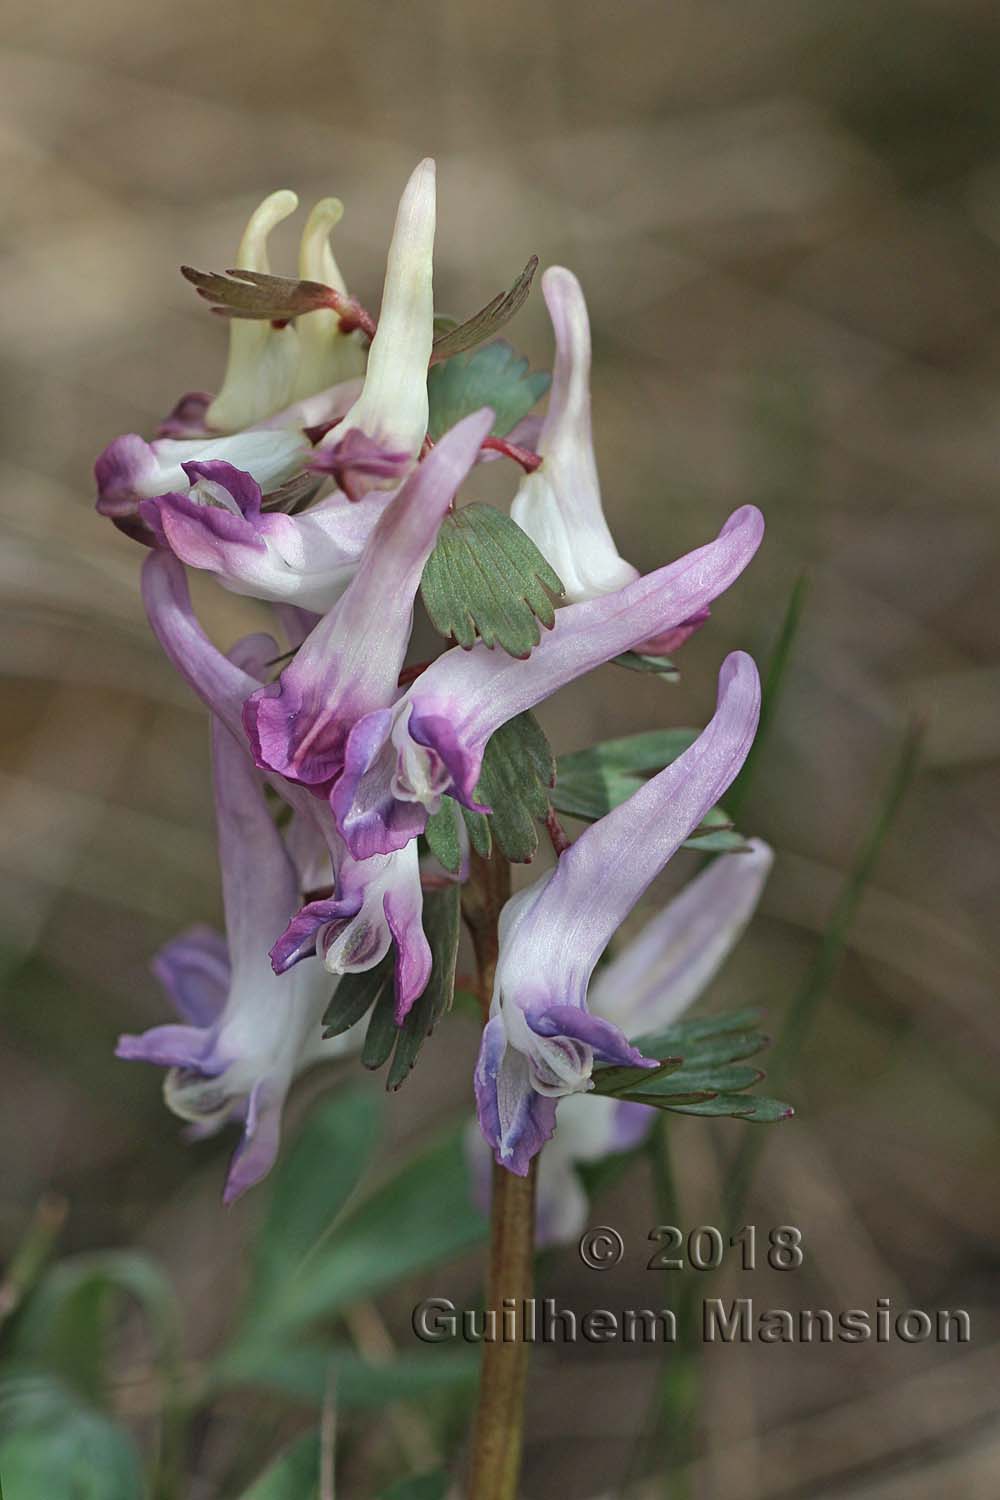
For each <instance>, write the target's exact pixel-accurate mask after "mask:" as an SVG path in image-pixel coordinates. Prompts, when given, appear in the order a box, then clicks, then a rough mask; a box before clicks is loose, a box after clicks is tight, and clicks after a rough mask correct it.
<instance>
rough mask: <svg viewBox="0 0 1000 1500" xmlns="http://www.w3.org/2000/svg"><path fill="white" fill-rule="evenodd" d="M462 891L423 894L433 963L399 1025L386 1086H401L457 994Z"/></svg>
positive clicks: (449, 887)
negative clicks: (418, 994)
mask: <svg viewBox="0 0 1000 1500" xmlns="http://www.w3.org/2000/svg"><path fill="white" fill-rule="evenodd" d="M460 900H461V891H460V889H459V886H458V884H457V883H456V884H455V885H450V886H448V887H447V889H445V890H442V891H428V892H426V893H425V895H424V932H425V933H426V934H427V941H428V942H429V943H430V945H431V954H432V955H433V964H432V967H431V977H430V979H429V980H428V981H427V988H426V989H425V990H424V992H423V994H422V995H421V996H420V997H419V998H418V999H417V1000H416V1001H414V1004H413V1008H412V1010H411V1011H410V1013H409V1015H408V1016H407V1018H406V1020H405V1021H404V1022H403V1025H402V1026H401V1027H400V1028H399V1033H398V1037H397V1040H396V1050H395V1053H394V1054H393V1059H392V1066H391V1067H390V1069H389V1077H388V1079H387V1081H386V1088H389V1089H398V1088H399V1086H400V1084H402V1083H403V1082H404V1081H405V1079H406V1078H408V1077H409V1075H410V1073H411V1072H412V1070H413V1065H414V1063H415V1062H416V1060H417V1054H418V1053H419V1051H420V1049H421V1047H422V1046H423V1045H424V1042H425V1041H426V1040H427V1038H428V1037H429V1036H430V1034H431V1032H432V1031H433V1030H434V1027H435V1026H436V1025H437V1023H438V1021H439V1020H440V1019H441V1017H442V1016H443V1015H444V1013H445V1011H448V1010H450V1009H451V1005H452V1000H453V999H454V996H455V965H456V963H457V961H458V940H459V937H460V936H461V929H462V921H461V911H460Z"/></svg>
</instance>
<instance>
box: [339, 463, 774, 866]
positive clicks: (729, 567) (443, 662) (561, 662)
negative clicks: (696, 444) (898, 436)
mask: <svg viewBox="0 0 1000 1500" xmlns="http://www.w3.org/2000/svg"><path fill="white" fill-rule="evenodd" d="M425 462H426V460H425ZM763 530H764V522H763V517H762V516H761V514H760V511H758V510H757V509H756V508H755V507H754V506H752V505H746V506H743V508H742V509H741V510H738V511H736V512H734V514H733V515H732V516H730V518H729V520H728V521H727V522H726V524H725V526H724V527H723V528H722V531H721V532H720V533H719V536H718V537H717V538H716V540H715V541H714V542H709V543H708V545H707V546H705V547H700V548H698V549H697V550H696V551H694V552H690V553H688V554H687V555H686V556H685V557H682V558H680V559H678V561H677V562H674V563H670V564H669V565H668V566H667V567H664V568H660V569H659V570H658V571H657V572H655V573H649V574H647V575H646V577H644V578H637V579H635V581H634V582H632V583H630V584H628V585H627V586H626V587H625V588H623V589H621V590H619V591H618V592H617V593H615V594H607V595H603V596H601V597H600V598H596V599H590V600H588V601H586V602H585V603H583V604H573V605H569V606H568V607H567V608H565V609H562V610H559V611H558V613H557V615H556V620H555V624H554V626H553V628H552V629H551V630H550V631H549V632H547V634H546V635H545V636H544V637H543V639H542V640H541V642H540V643H539V645H537V646H536V647H535V649H534V650H533V651H532V653H531V655H530V656H529V657H528V659H527V661H515V660H514V659H513V658H511V657H509V656H506V655H504V654H502V653H501V652H499V651H491V650H487V648H486V647H485V646H483V645H482V644H481V643H480V644H477V645H476V646H474V647H473V649H472V650H471V651H463V650H460V649H459V648H458V647H455V648H453V649H452V650H451V651H446V652H445V653H444V655H443V656H440V657H438V659H437V661H435V662H434V663H432V665H431V666H430V667H428V669H427V670H426V671H425V672H423V673H422V674H421V675H420V677H419V678H418V679H417V680H416V682H415V683H414V684H413V686H412V687H410V688H409V689H408V690H407V691H406V692H405V693H404V694H403V695H402V697H401V698H399V699H398V701H397V702H396V703H395V704H393V705H392V707H391V708H390V707H388V706H387V707H385V708H382V709H379V710H376V711H375V712H372V713H369V714H368V715H367V716H365V717H359V718H358V722H357V723H355V725H354V727H353V728H352V729H351V731H350V734H349V736H348V737H347V739H346V744H345V745H344V748H343V749H342V750H341V751H340V757H341V761H342V764H343V774H342V775H340V777H339V780H337V781H336V784H335V785H334V787H333V792H332V804H333V808H334V812H335V813H336V816H337V823H338V826H339V828H340V830H341V833H342V834H343V836H344V838H345V840H346V842H347V845H348V847H349V848H350V850H351V852H352V853H353V854H354V855H355V856H356V857H357V858H364V857H366V856H367V855H370V854H375V853H388V852H389V851H390V850H392V849H400V848H402V847H403V846H404V845H405V844H406V843H407V842H408V841H409V840H410V839H411V838H414V837H415V836H416V835H417V834H418V833H421V832H422V831H423V829H424V828H425V827H426V825H427V818H428V816H429V815H430V814H431V813H434V812H436V811H437V810H438V809H439V807H440V806H441V799H442V797H443V796H444V795H445V794H448V795H450V796H452V797H454V798H456V799H457V800H458V801H459V802H462V803H464V805H465V806H466V807H468V808H470V809H473V810H478V811H486V812H488V811H489V810H490V809H489V808H483V807H481V806H480V804H479V803H478V802H477V801H476V798H475V789H476V784H477V782H478V780H479V773H480V769H481V766H482V759H483V751H484V750H485V748H486V744H487V741H488V740H489V738H490V736H491V735H492V734H493V733H494V731H495V730H497V729H498V728H499V727H500V726H501V725H502V724H505V723H507V721H508V720H510V719H512V718H514V717H515V716H516V715H517V714H519V713H523V711H524V710H525V709H528V708H532V707H534V705H535V704H537V703H540V702H541V701H542V700H543V699H544V698H547V697H549V696H550V694H552V693H554V692H555V691H556V690H557V689H558V688H560V687H562V686H563V685H564V684H565V683H568V682H572V681H573V679H574V678H577V677H580V676H582V675H583V674H584V673H585V672H588V671H590V670H591V669H592V668H593V667H596V666H599V665H600V664H601V663H602V662H606V661H610V660H611V658H612V657H615V656H617V655H619V653H620V652H622V651H627V650H630V649H632V648H633V647H634V646H635V645H636V643H637V642H639V641H643V640H645V639H646V638H647V637H649V636H650V635H653V634H656V633H659V632H663V631H665V630H671V629H674V628H676V627H677V626H679V625H680V624H681V623H682V622H683V621H685V620H688V619H690V618H691V617H692V616H693V615H695V614H697V612H698V611H699V610H702V609H703V608H704V607H705V606H706V605H707V604H708V603H709V601H710V600H712V599H715V598H717V597H718V595H719V594H721V593H722V592H723V591H724V590H725V589H727V588H728V587H729V586H730V584H731V583H733V582H734V580H735V579H736V578H738V577H739V575H740V573H741V572H742V571H743V569H744V568H745V567H746V565H747V563H748V562H749V561H750V559H751V558H752V557H753V555H754V553H755V552H756V550H757V547H758V546H759V545H760V541H761V537H762V536H763ZM345 597H346V596H345Z"/></svg>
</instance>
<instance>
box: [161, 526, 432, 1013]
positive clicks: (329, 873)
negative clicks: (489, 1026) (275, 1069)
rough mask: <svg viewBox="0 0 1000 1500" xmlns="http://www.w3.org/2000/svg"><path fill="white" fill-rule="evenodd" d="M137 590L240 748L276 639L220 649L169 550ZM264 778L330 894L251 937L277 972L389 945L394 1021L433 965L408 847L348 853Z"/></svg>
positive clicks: (172, 654) (345, 968)
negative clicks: (368, 855) (360, 857)
mask: <svg viewBox="0 0 1000 1500" xmlns="http://www.w3.org/2000/svg"><path fill="white" fill-rule="evenodd" d="M142 592H143V599H144V602H145V605H146V613H147V615H148V617H149V622H150V625H151V626H152V628H153V632H154V634H155V635H156V637H157V639H158V640H159V642H160V645H161V646H162V647H163V649H164V651H165V652H166V654H167V656H168V657H169V658H170V660H171V661H172V662H173V664H174V666H175V667H176V668H177V670H178V671H179V672H180V673H181V675H182V676H183V677H184V678H185V680H186V681H187V682H188V684H189V686H190V687H191V688H192V689H193V690H194V692H195V693H196V694H197V695H198V696H199V697H200V698H201V699H202V701H203V702H204V703H206V704H207V706H208V707H209V709H211V711H212V713H213V714H214V715H215V716H216V717H217V718H218V719H220V720H221V721H222V723H223V724H224V725H225V726H226V729H227V730H228V732H229V733H230V734H232V735H233V736H234V737H235V738H236V739H237V741H238V743H239V744H240V746H241V748H242V746H243V745H244V744H245V737H244V733H243V724H242V712H243V708H244V705H245V703H246V702H247V699H248V698H249V697H250V696H251V694H253V693H254V692H256V691H258V690H259V689H260V686H261V683H260V678H259V677H258V676H257V675H254V674H255V672H256V671H259V670H260V668H261V665H262V663H263V662H264V661H266V660H267V659H268V658H269V657H271V656H273V654H274V652H275V651H276V649H277V648H276V646H275V644H274V642H273V641H271V640H270V638H269V637H256V638H252V639H251V641H250V642H249V643H248V642H243V643H242V647H241V651H240V663H239V664H237V662H236V661H233V660H230V659H229V658H228V657H226V656H224V655H223V653H222V652H221V651H219V650H218V648H217V647H216V646H214V645H213V644H212V642H211V641H210V640H209V639H208V636H207V635H206V634H205V632H204V630H203V629H202V628H201V626H200V624H199V623H198V621H197V619H196V618H195V614H194V610H193V609H192V606H191V596H190V593H189V591H188V587H187V581H186V579H185V576H184V569H183V566H182V565H181V564H180V563H179V562H178V561H177V559H176V558H174V557H171V556H170V555H169V553H156V552H154V553H153V554H152V555H151V556H149V557H148V558H147V559H146V563H145V565H144V567H143V574H142ZM266 779H267V781H268V782H269V783H270V785H271V786H272V788H273V789H274V790H275V791H276V792H277V793H278V795H279V797H281V798H282V799H283V800H284V801H285V802H287V803H288V804H289V806H290V807H291V808H292V809H293V812H294V814H295V817H296V819H297V820H298V823H297V830H298V832H299V833H300V835H302V836H303V842H304V843H305V844H306V846H307V847H308V848H310V849H311V850H312V851H313V857H312V859H311V860H310V862H309V863H310V865H311V867H312V871H313V873H312V877H311V878H312V880H314V881H315V880H316V879H317V878H318V875H317V867H318V866H319V865H320V863H321V861H322V860H323V859H325V870H324V872H323V873H324V877H325V878H324V882H323V883H324V884H328V885H330V886H332V887H333V890H334V895H333V896H331V897H329V898H327V899H324V900H322V901H314V902H310V903H308V904H307V905H306V906H305V907H303V908H302V909H301V910H300V911H299V912H297V913H296V915H295V916H294V917H293V919H292V920H291V921H290V922H287V923H286V921H282V922H280V923H278V924H277V925H275V926H272V927H271V928H270V929H266V928H262V929H260V930H259V931H258V934H257V941H258V942H259V943H261V944H262V946H263V947H264V948H265V949H267V948H270V949H271V953H270V958H271V961H272V963H273V966H274V968H275V972H277V973H284V972H285V971H286V970H287V969H289V968H291V967H292V965H293V964H297V963H299V962H300V961H302V960H303V959H306V958H308V957H311V956H312V955H313V954H315V953H319V955H320V956H321V957H322V958H323V960H324V964H325V967H326V968H327V970H328V971H329V972H331V973H336V974H341V973H349V972H355V971H361V970H365V969H369V968H372V967H374V965H375V964H376V963H378V962H379V961H380V959H381V958H382V957H383V956H384V955H385V954H386V953H387V952H388V951H389V948H390V946H392V945H393V944H394V945H395V950H396V967H395V987H396V1003H397V1015H398V1018H399V1019H400V1020H402V1019H403V1017H405V1015H406V1013H407V1011H408V1010H409V1009H410V1007H411V1006H412V1005H413V1003H414V1001H415V1000H416V999H417V997H418V996H419V995H420V994H422V992H423V990H424V988H425V986H426V983H427V979H428V976H429V974H430V967H431V954H430V949H429V947H428V943H427V939H426V937H425V936H424V930H423V926H422V921H421V913H422V908H423V893H422V890H421V885H420V869H419V863H418V859H417V850H416V846H414V847H413V848H412V849H408V850H403V851H401V852H400V853H399V854H393V855H389V856H385V857H382V858H377V859H371V860H366V861H364V862H363V863H362V862H359V861H357V860H354V859H353V858H352V856H351V855H350V853H349V852H348V851H347V849H346V848H345V847H344V844H343V842H342V840H341V838H340V835H339V834H338V833H337V830H336V827H335V826H334V822H333V818H332V815H331V813H330V809H329V807H328V806H327V804H326V803H325V802H324V801H322V800H320V799H319V798H316V797H314V796H313V795H312V794H311V793H310V791H308V790H307V789H306V788H305V787H303V786H299V785H297V784H296V783H294V782H290V781H288V780H286V779H285V778H284V777H282V776H279V775H277V774H276V773H274V772H269V773H267V775H266ZM296 905H298V902H296Z"/></svg>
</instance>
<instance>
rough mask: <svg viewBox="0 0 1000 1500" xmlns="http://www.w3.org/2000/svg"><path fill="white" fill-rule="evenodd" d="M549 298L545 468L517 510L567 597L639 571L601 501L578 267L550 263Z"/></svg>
mask: <svg viewBox="0 0 1000 1500" xmlns="http://www.w3.org/2000/svg"><path fill="white" fill-rule="evenodd" d="M542 295H543V296H544V298H545V305H546V306H547V307H548V310H549V316H550V318H551V319H552V327H553V331H554V332H555V336H556V361H555V369H554V370H553V372H552V393H551V395H550V396H549V408H548V411H547V413H546V416H545V421H544V423H543V425H542V433H541V437H540V438H539V440H538V455H539V457H540V458H541V459H542V465H541V468H539V469H536V470H535V472H534V473H533V474H526V475H525V477H524V479H523V480H522V481H521V485H520V488H519V489H518V492H517V494H516V495H515V496H514V500H513V502H512V504H511V508H510V513H511V516H512V517H513V519H514V520H515V521H516V522H517V524H518V526H520V528H521V530H522V531H526V532H527V533H528V535H529V536H530V537H531V539H532V541H533V542H534V543H535V544H536V546H537V547H538V549H539V551H540V552H541V553H542V556H543V557H544V558H545V559H546V561H547V562H549V563H551V564H552V566H553V568H555V570H556V572H557V573H558V574H559V577H560V578H561V579H562V582H563V587H564V589H565V591H566V601H567V603H569V604H578V603H579V602H580V601H581V600H584V599H594V598H596V597H597V596H598V595H599V594H611V593H614V592H615V591H616V590H618V589H620V588H624V586H625V585H626V584H627V583H632V582H633V580H634V579H636V578H637V577H638V576H639V575H638V572H637V570H636V569H635V568H633V566H632V564H631V563H627V562H626V561H625V559H624V558H622V557H619V555H618V549H617V547H616V546H615V543H614V538H613V537H612V535H611V532H610V531H609V530H608V523H607V521H606V520H605V519H604V510H603V508H602V506H601V487H600V484H599V483H598V478H597V464H596V462H595V460H594V443H593V437H592V434H591V427H590V321H589V319H588V317H587V304H586V302H585V301H584V300H583V292H582V290H581V288H580V283H579V282H578V281H577V279H576V277H575V276H574V275H573V272H572V271H567V270H566V269H565V268H564V267H562V266H550V267H549V269H548V270H547V271H546V272H545V275H544V276H543V277H542Z"/></svg>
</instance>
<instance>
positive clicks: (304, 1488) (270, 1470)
mask: <svg viewBox="0 0 1000 1500" xmlns="http://www.w3.org/2000/svg"><path fill="white" fill-rule="evenodd" d="M318 1491H319V1433H318V1432H307V1433H305V1434H304V1435H303V1436H302V1437H300V1438H297V1439H296V1441H295V1442H294V1443H291V1444H289V1446H288V1447H287V1448H286V1449H285V1450H284V1452H283V1453H279V1454H278V1456H277V1458H276V1459H275V1460H274V1462H273V1463H271V1464H269V1465H268V1467H267V1468H266V1469H265V1470H264V1473H263V1474H261V1475H260V1476H259V1478H257V1479H255V1480H254V1482H253V1484H252V1485H251V1486H250V1488H249V1489H248V1490H244V1491H243V1494H242V1495H241V1497H240V1500H315V1497H316V1495H317V1494H318Z"/></svg>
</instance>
